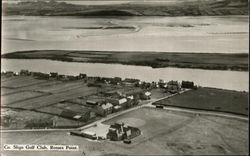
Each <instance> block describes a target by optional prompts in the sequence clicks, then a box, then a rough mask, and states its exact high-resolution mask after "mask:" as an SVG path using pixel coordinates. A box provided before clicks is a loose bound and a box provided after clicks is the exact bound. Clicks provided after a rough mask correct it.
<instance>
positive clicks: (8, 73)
mask: <svg viewBox="0 0 250 156" xmlns="http://www.w3.org/2000/svg"><path fill="white" fill-rule="evenodd" d="M2 75H4V76H7V77H10V76H15V73H14V72H12V71H4V72H2Z"/></svg>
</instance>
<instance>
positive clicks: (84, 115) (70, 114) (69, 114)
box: [60, 110, 96, 122]
mask: <svg viewBox="0 0 250 156" xmlns="http://www.w3.org/2000/svg"><path fill="white" fill-rule="evenodd" d="M60 116H61V117H64V118H68V119H73V120H81V121H85V122H87V121H89V120H90V119H93V118H95V117H96V114H95V112H92V111H90V110H86V111H84V112H81V113H78V112H74V111H70V110H63V111H62V112H61V114H60Z"/></svg>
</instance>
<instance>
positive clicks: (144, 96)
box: [140, 91, 151, 100]
mask: <svg viewBox="0 0 250 156" xmlns="http://www.w3.org/2000/svg"><path fill="white" fill-rule="evenodd" d="M150 96H151V92H149V91H146V92H143V93H141V95H140V98H141V99H142V100H149V99H150Z"/></svg>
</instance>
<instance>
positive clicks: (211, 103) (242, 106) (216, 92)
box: [154, 88, 248, 116]
mask: <svg viewBox="0 0 250 156" xmlns="http://www.w3.org/2000/svg"><path fill="white" fill-rule="evenodd" d="M154 105H165V106H173V107H182V108H191V109H201V110H210V111H221V112H229V113H235V114H241V115H247V116H248V93H247V92H237V91H230V90H223V89H214V88H199V89H198V90H191V91H188V92H186V93H184V94H180V95H177V96H174V97H171V98H168V99H163V100H161V101H157V102H155V103H154Z"/></svg>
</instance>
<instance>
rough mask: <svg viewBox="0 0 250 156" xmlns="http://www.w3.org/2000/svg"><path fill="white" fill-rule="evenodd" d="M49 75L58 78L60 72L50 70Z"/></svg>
mask: <svg viewBox="0 0 250 156" xmlns="http://www.w3.org/2000/svg"><path fill="white" fill-rule="evenodd" d="M49 76H50V77H52V78H56V77H57V76H58V73H55V72H50V74H49Z"/></svg>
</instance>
